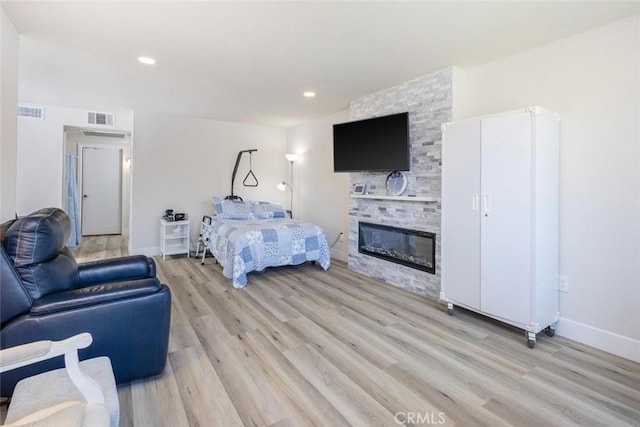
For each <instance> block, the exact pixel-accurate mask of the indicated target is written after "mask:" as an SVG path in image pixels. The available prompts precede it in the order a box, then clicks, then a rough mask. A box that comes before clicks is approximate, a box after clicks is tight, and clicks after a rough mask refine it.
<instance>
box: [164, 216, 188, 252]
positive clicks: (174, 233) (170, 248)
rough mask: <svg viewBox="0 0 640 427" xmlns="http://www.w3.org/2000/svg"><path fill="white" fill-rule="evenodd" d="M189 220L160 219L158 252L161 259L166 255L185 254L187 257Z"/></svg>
mask: <svg viewBox="0 0 640 427" xmlns="http://www.w3.org/2000/svg"><path fill="white" fill-rule="evenodd" d="M189 236H190V230H189V220H188V219H187V220H184V221H167V220H165V219H161V220H160V252H162V260H163V261H164V259H165V257H166V256H167V255H180V254H186V255H187V257H189V248H190V246H191V245H190V243H191V242H190V237H189Z"/></svg>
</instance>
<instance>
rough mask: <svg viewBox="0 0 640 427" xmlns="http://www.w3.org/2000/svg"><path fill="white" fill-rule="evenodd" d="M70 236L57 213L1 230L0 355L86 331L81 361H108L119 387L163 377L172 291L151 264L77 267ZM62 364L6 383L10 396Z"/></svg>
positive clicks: (24, 371)
mask: <svg viewBox="0 0 640 427" xmlns="http://www.w3.org/2000/svg"><path fill="white" fill-rule="evenodd" d="M70 229H71V221H70V220H69V217H68V216H67V214H66V213H65V212H64V211H63V210H61V209H57V208H47V209H41V210H39V211H36V212H34V213H32V214H30V215H28V216H26V217H23V218H20V219H17V220H12V221H8V222H6V223H4V224H2V225H0V242H1V245H0V273H1V276H0V320H1V329H0V348H3V349H4V348H8V347H13V346H16V345H20V344H25V343H29V342H33V341H39V340H61V339H65V338H68V337H70V336H73V335H76V334H78V333H81V332H89V333H90V334H91V335H92V336H93V345H91V346H90V347H88V348H86V349H84V350H81V351H80V352H79V354H80V359H81V360H83V359H88V358H93V357H98V356H108V357H109V358H110V359H111V363H112V365H113V371H114V375H115V378H116V382H126V381H130V380H133V379H136V378H142V377H146V376H150V375H155V374H159V373H160V372H162V370H163V369H164V366H165V363H166V360H167V348H168V342H169V323H170V318H171V292H170V290H169V288H168V287H167V286H166V285H163V284H161V283H160V282H159V281H158V279H157V278H156V268H155V263H154V261H153V259H150V258H147V257H146V256H143V255H139V256H128V257H122V258H113V259H107V260H101V261H95V262H88V263H83V264H77V263H76V260H75V258H74V256H73V255H72V254H71V252H70V251H69V249H68V248H67V247H66V242H67V239H68V238H69V232H70ZM63 366H64V364H63V360H62V357H59V358H57V359H54V360H51V361H47V362H40V363H37V364H34V365H29V366H27V367H24V368H20V369H16V370H14V371H11V372H6V373H3V374H2V376H1V377H0V395H2V396H10V395H11V393H12V392H13V388H14V387H15V384H16V383H17V382H18V381H19V380H20V379H22V378H25V377H28V376H32V375H35V374H38V373H40V372H44V371H48V370H50V369H55V368H60V367H63Z"/></svg>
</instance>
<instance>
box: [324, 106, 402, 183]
mask: <svg viewBox="0 0 640 427" xmlns="http://www.w3.org/2000/svg"><path fill="white" fill-rule="evenodd" d="M333 170H334V172H362V171H372V172H376V171H380V172H383V171H408V170H409V113H400V114H392V115H390V116H383V117H375V118H372V119H366V120H358V121H355V122H348V123H340V124H336V125H333Z"/></svg>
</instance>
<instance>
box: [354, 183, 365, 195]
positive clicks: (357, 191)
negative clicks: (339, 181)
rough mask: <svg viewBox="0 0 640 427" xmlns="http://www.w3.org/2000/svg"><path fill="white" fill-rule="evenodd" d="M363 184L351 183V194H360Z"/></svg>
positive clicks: (362, 192)
mask: <svg viewBox="0 0 640 427" xmlns="http://www.w3.org/2000/svg"><path fill="white" fill-rule="evenodd" d="M364 190H365V185H364V184H353V194H358V195H362V194H364V192H365V191H364Z"/></svg>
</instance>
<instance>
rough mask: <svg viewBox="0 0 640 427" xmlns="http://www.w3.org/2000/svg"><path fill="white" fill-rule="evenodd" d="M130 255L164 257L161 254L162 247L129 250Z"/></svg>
mask: <svg viewBox="0 0 640 427" xmlns="http://www.w3.org/2000/svg"><path fill="white" fill-rule="evenodd" d="M129 254H131V255H146V256H149V257H151V256H156V255H162V252H160V246H153V247H150V248H131V249H129Z"/></svg>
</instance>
